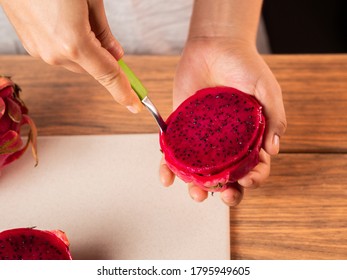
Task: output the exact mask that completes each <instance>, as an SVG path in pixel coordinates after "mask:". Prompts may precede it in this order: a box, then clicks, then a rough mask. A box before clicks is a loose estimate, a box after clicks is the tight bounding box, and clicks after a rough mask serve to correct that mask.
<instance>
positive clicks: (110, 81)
mask: <svg viewBox="0 0 347 280" xmlns="http://www.w3.org/2000/svg"><path fill="white" fill-rule="evenodd" d="M90 37H91V38H88V39H87V40H85V42H84V43H83V44H80V45H79V46H80V48H79V52H78V56H77V57H76V59H75V62H76V63H77V64H79V65H80V66H81V67H82V68H83V69H84V70H85V71H86V72H88V73H89V74H90V75H91V76H93V77H94V78H95V79H96V80H97V81H98V82H99V83H100V84H101V85H103V86H104V87H105V88H106V89H107V90H108V91H109V92H110V93H111V95H112V96H113V98H114V99H115V100H116V101H117V102H118V103H119V104H121V105H123V106H126V107H127V108H128V109H129V111H131V112H133V113H138V112H140V111H141V109H142V103H141V101H140V99H139V98H138V96H137V95H136V93H135V92H134V91H133V90H132V88H131V86H130V83H129V81H128V79H127V77H126V76H125V74H124V73H123V71H122V70H121V69H120V67H119V65H118V63H117V61H116V59H115V58H114V57H113V56H112V55H111V54H110V53H109V52H108V51H107V50H106V49H105V48H103V47H102V46H101V45H100V42H99V41H98V40H97V39H96V38H95V37H93V36H90Z"/></svg>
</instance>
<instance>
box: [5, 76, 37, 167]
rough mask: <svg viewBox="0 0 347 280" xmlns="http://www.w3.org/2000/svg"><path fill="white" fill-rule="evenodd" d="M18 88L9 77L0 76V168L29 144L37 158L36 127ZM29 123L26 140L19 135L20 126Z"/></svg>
mask: <svg viewBox="0 0 347 280" xmlns="http://www.w3.org/2000/svg"><path fill="white" fill-rule="evenodd" d="M19 93H20V88H19V87H18V85H16V84H15V83H14V82H13V81H12V80H11V79H10V78H9V77H5V76H0V170H1V169H2V168H3V167H4V166H6V165H7V164H9V163H11V162H12V161H14V160H16V159H18V158H19V157H21V156H22V155H23V154H24V152H25V151H26V149H27V148H28V146H29V144H30V143H31V144H32V152H33V155H34V158H35V161H36V164H37V162H38V159H37V147H36V141H37V140H36V139H37V129H36V126H35V123H34V122H33V121H32V119H31V118H30V117H29V116H28V109H27V107H26V106H25V104H24V102H23V101H22V100H21V99H20V97H19ZM24 125H29V127H30V129H29V134H28V139H27V142H26V143H25V144H24V143H23V141H22V138H21V135H20V131H21V128H22V126H24Z"/></svg>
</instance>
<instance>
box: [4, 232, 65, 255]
mask: <svg viewBox="0 0 347 280" xmlns="http://www.w3.org/2000/svg"><path fill="white" fill-rule="evenodd" d="M69 245H70V244H69V241H68V239H67V237H66V235H65V233H64V232H63V231H61V230H51V231H49V230H38V229H33V228H16V229H10V230H5V231H3V232H0V260H71V259H72V258H71V254H70V251H69Z"/></svg>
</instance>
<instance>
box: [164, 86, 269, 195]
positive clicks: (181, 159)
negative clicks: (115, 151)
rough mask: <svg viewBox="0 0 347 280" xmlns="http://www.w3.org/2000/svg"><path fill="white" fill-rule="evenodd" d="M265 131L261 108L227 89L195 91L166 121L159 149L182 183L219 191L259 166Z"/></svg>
mask: <svg viewBox="0 0 347 280" xmlns="http://www.w3.org/2000/svg"><path fill="white" fill-rule="evenodd" d="M264 129H265V118H264V115H263V114H262V107H261V105H260V104H259V102H258V101H257V100H256V99H255V98H254V97H253V96H251V95H249V94H246V93H243V92H241V91H239V90H237V89H234V88H230V87H214V88H206V89H202V90H199V91H198V92H196V94H194V95H193V96H191V97H189V98H188V99H187V100H185V101H184V102H183V103H182V104H181V105H180V106H179V107H178V108H177V109H176V110H175V111H174V112H173V113H172V114H171V115H170V116H169V118H168V119H167V130H166V131H165V133H161V134H160V146H161V149H162V151H163V153H164V157H165V160H166V163H167V165H168V166H169V168H170V169H171V170H172V171H173V172H174V173H175V174H176V175H177V176H178V177H180V178H181V179H182V180H183V181H185V182H187V183H189V182H193V183H195V184H196V185H198V186H200V187H201V188H203V189H204V190H208V191H222V190H224V189H225V188H227V187H229V186H230V185H231V184H232V183H234V182H236V181H237V180H238V179H240V178H241V177H243V176H244V175H246V174H247V173H248V172H249V171H250V170H251V169H253V168H254V167H255V166H256V165H257V164H258V163H259V151H260V148H261V145H262V138H263V133H264Z"/></svg>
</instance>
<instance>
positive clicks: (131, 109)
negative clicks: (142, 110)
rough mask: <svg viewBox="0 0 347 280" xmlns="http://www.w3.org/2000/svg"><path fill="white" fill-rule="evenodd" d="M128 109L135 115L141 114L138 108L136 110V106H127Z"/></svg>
mask: <svg viewBox="0 0 347 280" xmlns="http://www.w3.org/2000/svg"><path fill="white" fill-rule="evenodd" d="M127 109H128V110H129V111H130V112H131V113H133V114H136V113H138V112H139V110H138V108H136V107H135V106H132V105H130V106H127Z"/></svg>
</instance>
